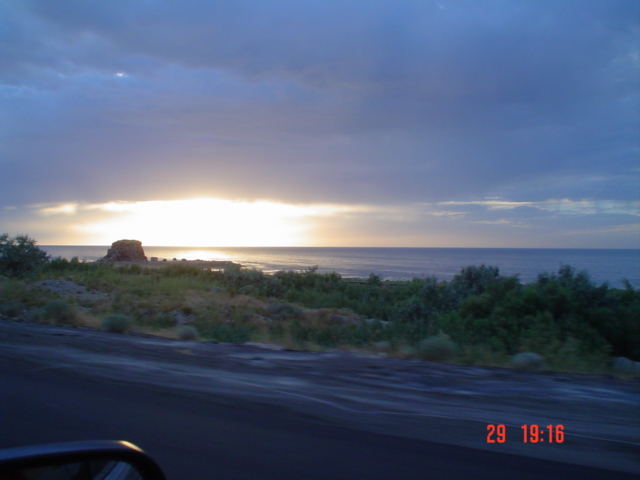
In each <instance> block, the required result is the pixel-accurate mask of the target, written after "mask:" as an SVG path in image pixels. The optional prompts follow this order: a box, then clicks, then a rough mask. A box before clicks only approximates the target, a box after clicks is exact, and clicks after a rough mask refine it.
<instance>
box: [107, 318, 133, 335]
mask: <svg viewBox="0 0 640 480" xmlns="http://www.w3.org/2000/svg"><path fill="white" fill-rule="evenodd" d="M130 325H131V320H130V319H129V317H127V316H126V315H121V314H113V315H109V316H107V317H105V318H104V319H103V320H102V329H103V330H105V331H107V332H112V333H124V332H126V331H127V329H128V328H129V326H130Z"/></svg>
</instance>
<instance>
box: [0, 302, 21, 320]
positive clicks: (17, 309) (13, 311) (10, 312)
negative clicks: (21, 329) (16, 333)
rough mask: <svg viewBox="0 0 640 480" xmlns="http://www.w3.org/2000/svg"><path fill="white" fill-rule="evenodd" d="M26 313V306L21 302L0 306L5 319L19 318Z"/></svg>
mask: <svg viewBox="0 0 640 480" xmlns="http://www.w3.org/2000/svg"><path fill="white" fill-rule="evenodd" d="M23 311H24V304H23V303H19V302H10V303H3V304H0V315H2V316H5V317H19V316H20V315H22V313H23Z"/></svg>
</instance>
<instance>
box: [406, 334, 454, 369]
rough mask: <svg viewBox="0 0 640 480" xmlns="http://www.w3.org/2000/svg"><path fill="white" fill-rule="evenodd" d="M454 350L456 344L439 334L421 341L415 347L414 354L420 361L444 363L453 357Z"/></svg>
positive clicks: (446, 336)
mask: <svg viewBox="0 0 640 480" xmlns="http://www.w3.org/2000/svg"><path fill="white" fill-rule="evenodd" d="M456 349H457V346H456V344H455V343H454V342H452V341H451V340H450V339H449V336H448V335H444V334H440V335H438V336H435V337H427V338H425V339H424V340H422V341H421V342H420V343H419V344H418V346H417V352H416V354H417V356H418V358H420V359H422V360H427V361H430V362H446V361H448V360H451V359H452V358H453V357H454V356H455V353H456Z"/></svg>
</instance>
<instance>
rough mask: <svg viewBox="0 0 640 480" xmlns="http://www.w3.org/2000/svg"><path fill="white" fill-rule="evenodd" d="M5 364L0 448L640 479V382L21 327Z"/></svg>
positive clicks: (231, 464) (172, 473)
mask: <svg viewBox="0 0 640 480" xmlns="http://www.w3.org/2000/svg"><path fill="white" fill-rule="evenodd" d="M0 365H1V367H0V382H1V383H0V384H1V385H2V389H1V390H0V403H1V404H2V415H0V432H2V433H1V434H0V447H3V448H4V447H10V446H18V445H26V444H30V443H41V442H52V441H65V440H78V439H89V438H122V439H127V440H130V441H133V442H135V443H138V444H140V445H141V446H142V447H143V448H145V449H146V450H148V451H149V452H150V453H151V454H152V455H154V456H156V457H157V458H158V460H159V462H160V463H161V465H162V466H163V467H164V468H165V469H166V470H167V473H168V474H169V478H390V477H395V478H439V479H442V478H454V477H455V478H579V477H580V478H586V477H588V478H607V477H608V476H609V477H610V476H611V474H612V473H611V472H610V471H609V472H607V471H599V470H597V469H596V467H597V468H603V469H609V470H615V471H617V472H619V473H621V472H626V473H629V474H632V473H636V474H637V473H640V455H639V454H640V439H639V438H638V436H639V435H638V432H639V431H640V418H639V417H638V415H637V406H638V405H639V404H640V383H639V382H638V381H631V380H630V381H622V380H617V379H613V378H609V377H594V376H577V375H566V374H557V373H524V372H516V371H510V370H505V369H495V368H480V367H461V366H451V365H438V364H433V363H427V362H417V361H409V360H402V359H387V358H381V357H377V356H363V355H358V354H356V353H353V352H343V351H334V352H324V353H306V352H289V351H278V350H270V349H268V348H264V347H260V346H254V345H229V344H224V345H223V344H212V343H205V342H197V343H195V342H177V341H171V340H165V339H158V338H152V337H142V336H122V335H116V334H106V333H102V332H98V331H94V330H90V329H83V328H70V327H59V326H51V325H41V324H33V323H28V322H18V321H12V320H2V321H0ZM489 424H503V425H506V427H507V439H506V441H505V442H504V443H493V444H489V443H487V425H489ZM524 424H527V425H530V424H538V425H540V426H544V427H546V426H547V425H550V424H551V425H558V424H562V425H563V426H564V431H565V441H564V442H563V443H562V444H557V443H554V444H549V443H548V441H547V442H545V443H538V444H532V443H523V441H522V433H521V432H522V430H521V429H520V426H521V425H524ZM494 438H496V439H497V437H494ZM557 462H561V463H557ZM585 468H586V470H585ZM616 478H624V476H623V475H618V476H617V477H616ZM629 478H631V476H630V477H629Z"/></svg>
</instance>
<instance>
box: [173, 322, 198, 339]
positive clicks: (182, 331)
mask: <svg viewBox="0 0 640 480" xmlns="http://www.w3.org/2000/svg"><path fill="white" fill-rule="evenodd" d="M177 334H178V338H179V339H180V340H197V339H198V330H196V328H195V327H192V326H191V325H182V326H181V327H178V330H177Z"/></svg>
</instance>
